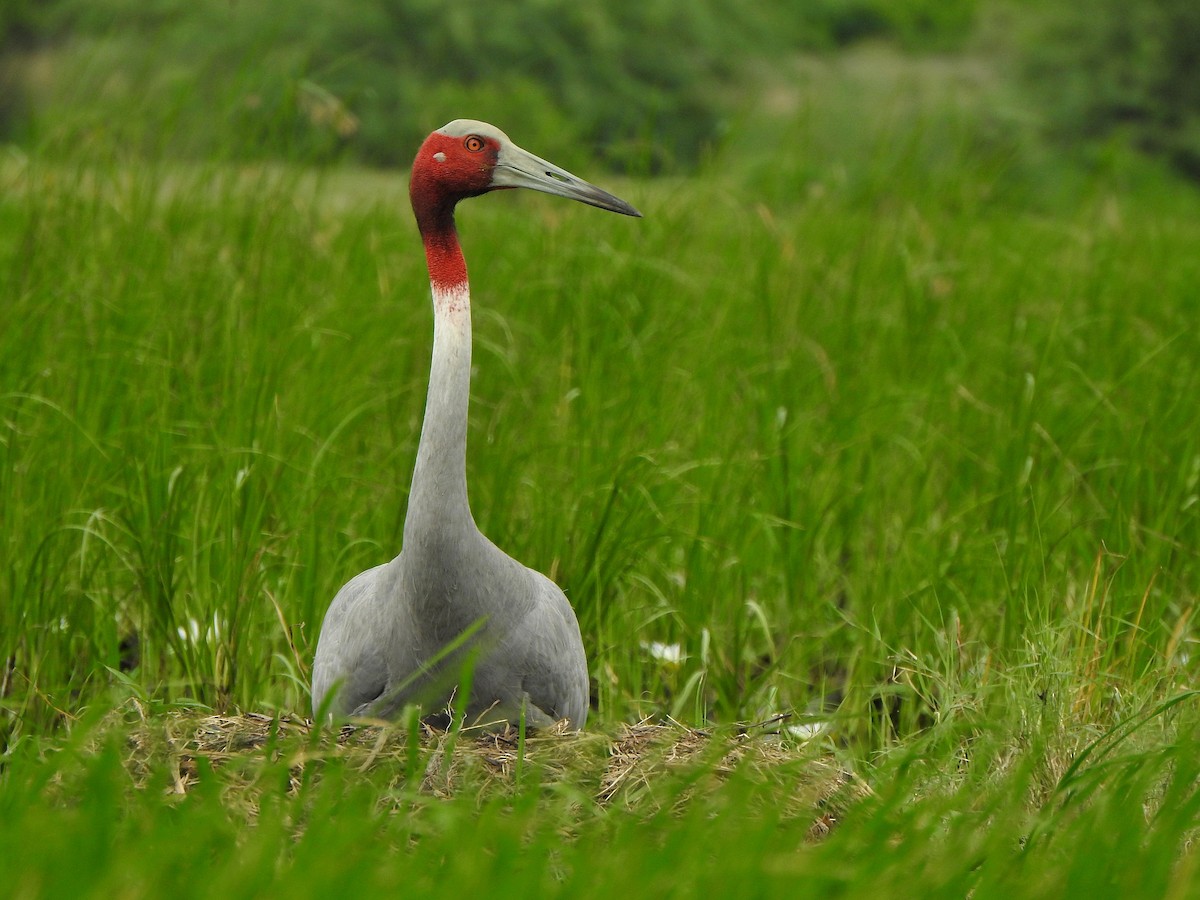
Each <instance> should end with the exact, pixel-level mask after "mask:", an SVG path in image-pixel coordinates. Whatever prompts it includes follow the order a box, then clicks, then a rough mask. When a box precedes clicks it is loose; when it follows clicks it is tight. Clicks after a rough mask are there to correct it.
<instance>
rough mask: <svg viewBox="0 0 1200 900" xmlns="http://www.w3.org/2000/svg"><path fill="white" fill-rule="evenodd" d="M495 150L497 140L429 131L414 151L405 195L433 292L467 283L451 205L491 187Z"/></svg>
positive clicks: (495, 157) (497, 146)
mask: <svg viewBox="0 0 1200 900" xmlns="http://www.w3.org/2000/svg"><path fill="white" fill-rule="evenodd" d="M499 154H500V144H499V142H498V141H496V140H495V139H494V138H491V137H483V136H479V135H473V134H472V135H467V136H465V137H451V136H450V135H447V134H443V133H442V132H440V131H435V132H434V133H433V134H431V135H429V137H427V138H426V139H425V143H423V144H422V145H421V149H420V150H418V151H417V158H416V159H415V160H414V161H413V169H412V179H411V180H410V181H409V185H408V194H409V199H410V200H411V201H412V208H413V214H414V215H415V216H416V218H417V227H418V228H419V229H420V231H421V239H422V240H423V241H424V243H425V260H426V262H427V263H428V264H429V280H430V282H431V283H432V284H433V286H434V288H435V289H437V290H440V291H443V292H446V291H449V290H451V289H454V288H458V287H463V286H465V285H466V283H467V264H466V261H465V260H464V259H463V254H462V248H461V247H460V246H459V243H458V234H457V232H456V231H455V228H454V206H455V204H457V203H458V201H459V200H463V199H465V198H467V197H477V196H479V195H480V194H484V193H487V192H488V191H490V190H493V189H494V188H493V187H492V172H493V171H494V170H495V168H496V159H497V157H498V156H499Z"/></svg>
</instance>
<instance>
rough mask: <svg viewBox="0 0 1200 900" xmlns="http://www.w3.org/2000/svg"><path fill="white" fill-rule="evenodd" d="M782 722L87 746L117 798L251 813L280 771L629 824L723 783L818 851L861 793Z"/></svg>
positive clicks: (142, 733)
mask: <svg viewBox="0 0 1200 900" xmlns="http://www.w3.org/2000/svg"><path fill="white" fill-rule="evenodd" d="M787 718H788V717H787V716H776V717H773V718H771V719H769V720H767V721H765V722H759V723H756V724H753V725H738V726H722V727H720V728H716V729H709V730H699V729H694V728H688V727H686V726H684V725H681V724H679V723H677V722H674V721H670V720H668V721H663V722H650V721H642V722H638V723H636V724H632V725H628V724H626V725H620V726H618V727H617V728H616V729H615V730H610V731H608V732H605V731H588V732H571V731H568V730H567V729H565V728H563V727H560V728H556V729H550V730H547V731H539V732H536V733H531V734H528V735H527V736H526V737H525V739H524V740H521V737H520V735H519V734H518V733H517V731H516V730H515V729H511V728H510V729H508V730H505V731H490V732H473V731H472V730H470V729H464V730H461V731H457V732H453V731H451V732H444V731H440V730H437V729H435V728H432V727H430V726H428V725H426V724H423V723H421V724H418V725H416V726H415V730H414V729H412V728H406V727H403V726H399V725H394V724H388V723H374V722H371V723H365V722H364V723H360V724H354V725H347V726H344V727H342V728H341V729H337V730H335V729H330V728H317V727H316V726H314V724H313V722H312V721H311V720H309V719H302V718H299V717H296V716H292V715H275V716H270V715H262V714H259V713H244V714H241V715H213V714H211V713H206V712H193V711H186V710H173V711H169V712H166V713H155V714H151V713H150V712H148V711H147V709H146V708H145V707H144V706H143V705H141V704H140V703H137V702H132V703H130V704H128V705H126V706H125V707H123V708H122V709H120V710H117V711H115V712H114V713H112V714H110V715H109V717H108V719H107V720H106V721H105V723H104V726H103V727H102V728H100V729H98V731H97V734H96V737H95V740H96V741H97V742H99V741H102V740H104V739H105V738H106V737H107V738H108V739H113V738H114V736H115V737H116V739H117V741H118V743H119V745H120V746H121V747H122V748H123V749H122V756H123V760H124V765H125V769H126V770H127V772H128V773H129V775H130V781H131V787H133V788H135V789H140V790H155V789H157V790H162V791H164V792H166V793H168V794H173V795H178V796H180V797H183V796H186V795H187V794H188V793H189V792H191V791H192V790H193V789H194V788H195V787H196V786H197V785H198V784H200V783H201V782H202V781H203V780H204V779H207V778H216V779H218V780H219V781H220V783H221V784H222V791H223V793H224V795H225V796H226V797H227V798H228V799H229V800H230V802H231V803H234V804H236V805H240V806H243V807H244V808H245V811H246V812H247V814H248V815H250V816H251V817H253V816H254V815H255V813H256V808H257V802H258V797H259V795H260V794H261V791H262V790H263V787H262V785H263V783H264V782H265V781H269V782H270V783H272V784H278V781H276V780H275V779H266V778H264V777H263V775H264V773H265V772H266V771H268V769H269V768H272V767H273V768H274V769H275V770H281V769H282V768H283V767H286V768H287V770H288V773H289V774H288V782H289V783H288V791H289V792H299V791H300V790H302V785H303V784H304V783H305V782H306V780H308V781H311V779H312V778H314V777H320V775H321V772H322V771H324V767H326V766H329V765H340V766H342V767H344V768H345V769H346V770H348V771H349V772H350V773H352V774H353V776H354V777H361V778H362V779H370V780H371V782H372V783H373V784H377V785H378V786H379V793H380V797H381V802H383V803H386V802H389V799H388V798H391V801H392V802H396V803H397V805H400V801H399V800H398V799H397V798H399V797H401V796H403V797H404V798H405V799H404V801H403V804H404V805H406V806H411V805H412V803H413V802H414V798H418V797H419V798H421V802H434V801H437V800H439V799H446V798H450V797H453V796H455V795H457V794H459V793H461V792H463V791H469V792H471V793H472V794H473V795H474V796H476V797H480V798H487V797H489V796H495V795H498V794H499V795H503V793H504V792H505V791H513V790H516V789H518V788H519V787H520V786H521V785H522V783H524V784H526V785H527V784H528V781H529V779H531V778H533V779H536V780H537V782H538V783H540V784H542V785H547V786H549V785H553V786H556V787H560V788H565V789H567V791H568V792H573V796H575V797H577V798H578V801H579V803H580V804H581V805H582V804H586V803H588V802H590V803H592V804H595V805H598V806H600V807H603V808H613V807H619V808H624V809H626V810H628V811H630V812H632V813H634V814H638V815H647V816H649V815H654V814H657V813H659V812H661V811H663V810H671V809H682V808H684V807H686V806H687V805H688V804H689V803H690V802H692V801H693V800H695V799H697V798H698V797H702V796H712V795H714V794H715V792H717V791H718V790H719V789H720V787H721V786H722V785H723V784H725V783H726V782H727V781H728V780H729V779H730V778H731V777H733V776H734V774H735V773H738V775H739V777H745V778H746V779H748V781H749V783H750V784H751V785H752V786H753V787H754V788H755V789H762V790H763V792H764V796H769V798H770V802H771V803H772V805H773V806H774V807H775V809H776V810H777V811H778V812H779V813H780V814H781V815H783V816H786V817H788V818H793V817H800V818H807V819H808V820H810V821H811V823H812V824H811V826H810V835H811V836H812V837H814V838H819V837H821V836H823V835H824V834H826V833H828V831H829V830H830V829H831V828H832V827H833V826H834V825H836V823H837V822H838V821H839V820H840V819H841V817H842V815H843V813H844V812H845V811H846V810H848V809H849V808H850V807H851V806H852V805H853V804H854V803H855V802H856V801H858V800H860V799H862V798H863V797H865V796H867V795H868V794H869V793H870V788H869V787H868V786H867V785H866V784H865V783H864V782H863V781H862V780H861V779H859V778H857V777H856V776H855V775H854V774H853V773H852V772H850V771H848V770H847V769H845V768H844V767H843V766H841V765H840V764H839V763H838V762H836V761H835V760H834V759H833V758H832V757H831V756H830V755H829V754H828V753H827V752H822V751H820V750H818V749H816V748H814V747H812V746H809V745H805V744H801V743H797V742H795V741H792V740H789V739H788V738H787V735H786V731H784V729H783V726H784V724H785V722H786V720H787Z"/></svg>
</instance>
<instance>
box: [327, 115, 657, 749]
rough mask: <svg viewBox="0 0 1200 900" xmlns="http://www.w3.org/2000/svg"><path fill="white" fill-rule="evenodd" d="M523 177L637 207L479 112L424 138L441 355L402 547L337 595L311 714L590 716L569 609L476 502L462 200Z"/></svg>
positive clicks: (427, 235) (418, 183)
mask: <svg viewBox="0 0 1200 900" xmlns="http://www.w3.org/2000/svg"><path fill="white" fill-rule="evenodd" d="M521 187H523V188H532V189H533V190H535V191H543V192H545V193H547V194H555V195H557V196H559V197H567V198H570V199H572V200H579V201H581V202H583V203H587V204H590V205H592V206H597V207H599V208H600V209H606V210H611V211H612V212H617V213H621V214H623V215H627V216H640V215H641V213H639V212H638V211H637V210H636V209H634V208H633V207H632V206H630V205H629V204H628V203H626V202H625V201H624V200H620V199H618V198H617V197H614V196H613V195H612V194H610V193H608V192H607V191H603V190H601V189H600V188H598V187H596V186H595V185H592V184H589V183H588V182H586V181H583V180H582V179H580V178H577V177H576V176H574V175H572V174H571V173H570V172H567V171H566V170H565V169H562V168H559V167H558V166H556V165H554V164H553V163H549V162H547V161H546V160H544V159H540V158H538V157H537V156H534V155H533V154H532V153H529V152H527V151H525V150H522V149H521V148H520V147H518V146H517V145H516V144H514V143H513V142H512V141H511V140H509V139H508V137H507V136H506V135H505V134H504V133H503V132H502V131H500V130H499V129H498V128H495V127H494V126H492V125H488V124H486V123H484V122H477V121H473V120H469V119H458V120H455V121H453V122H451V123H450V124H448V125H446V126H445V127H443V128H439V129H438V130H437V131H435V132H433V133H432V134H431V135H429V137H428V138H426V139H425V142H424V143H423V144H422V145H421V148H420V150H419V151H418V152H417V157H416V160H415V161H414V163H413V169H412V180H411V181H410V183H409V196H410V198H411V200H412V208H413V213H414V214H415V216H416V219H417V226H418V228H419V230H420V233H421V239H422V241H423V242H424V245H425V260H426V263H427V264H428V267H429V283H430V288H431V290H432V294H433V312H434V319H433V359H432V362H431V364H430V372H429V392H428V395H427V397H426V401H425V419H424V422H423V423H422V426H421V440H420V443H419V445H418V447H417V459H416V464H415V466H414V469H413V477H412V488H411V490H410V491H409V495H408V510H407V514H406V516H405V520H404V540H403V547H402V550H401V552H400V555H399V556H397V557H396V558H395V559H393V560H392V561H391V562H387V563H384V564H383V565H379V566H376V567H375V568H373V569H368V570H367V571H365V572H362V573H360V574H359V575H356V576H355V577H354V578H352V579H351V580H350V581H349V582H347V583H346V584H345V585H344V586H343V587H342V589H341V590H340V591H338V593H337V596H335V597H334V598H333V603H332V604H331V605H330V607H329V611H328V612H327V613H326V614H325V620H324V622H323V624H322V626H321V635H320V638H319V639H318V641H317V653H316V658H315V660H314V662H313V682H312V703H313V714H314V716H316V715H319V714H321V713H322V712H324V713H326V714H328V715H329V717H330V718H341V717H345V716H370V717H378V718H388V717H394V716H395V715H397V714H398V713H399V712H400V710H401V709H403V708H404V707H406V706H407V705H409V704H414V703H415V704H419V705H420V706H421V707H422V712H423V713H425V714H426V715H428V716H432V717H439V716H441V715H442V714H443V713H442V711H443V710H445V709H448V708H450V706H451V705H452V704H457V706H456V708H459V709H465V713H466V719H467V720H468V724H475V723H478V724H493V725H494V724H500V723H505V722H508V723H512V724H516V723H518V722H519V721H521V720H522V719H523V720H524V722H525V723H526V725H528V726H529V727H532V728H543V727H547V726H549V725H551V724H554V723H555V722H558V721H560V720H563V719H566V720H568V721H569V723H570V725H571V726H572V727H574V728H582V727H583V726H584V724H585V723H586V721H587V715H588V670H587V658H586V657H585V655H584V651H583V641H582V639H581V637H580V633H579V622H578V620H577V619H576V617H575V612H574V610H573V609H572V608H571V604H570V603H569V602H568V601H567V598H566V595H564V594H563V592H562V590H560V589H559V587H558V586H557V585H556V584H554V582H553V581H551V580H550V579H549V578H547V577H546V576H545V575H543V574H541V573H540V572H535V571H534V570H533V569H530V568H528V567H526V566H524V565H522V564H521V563H519V562H517V561H516V560H515V559H513V558H512V557H510V556H509V555H508V554H506V553H505V552H504V551H502V550H500V549H499V548H498V547H497V546H496V545H495V544H493V543H492V542H491V541H490V540H488V539H487V538H486V537H485V536H484V535H483V534H482V533H481V532H480V531H479V529H478V527H476V525H475V520H474V518H473V517H472V515H471V508H470V505H469V504H468V502H467V475H466V449H467V405H468V399H469V393H470V380H471V297H470V292H469V289H468V285H467V267H466V261H465V260H464V258H463V252H462V248H461V246H460V245H459V241H458V234H457V231H456V229H455V225H454V209H455V206H456V204H457V203H458V202H459V201H460V200H464V199H466V198H468V197H475V196H478V195H480V194H485V193H487V192H489V191H494V190H503V189H507V188H521ZM463 673H469V689H467V686H466V684H465V681H466V679H462V678H461V677H460V676H461V675H462V674H463ZM331 692H333V693H332V695H331ZM464 692H466V694H469V696H468V695H464ZM464 702H465V705H464Z"/></svg>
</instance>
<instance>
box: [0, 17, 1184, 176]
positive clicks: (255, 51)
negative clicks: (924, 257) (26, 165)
mask: <svg viewBox="0 0 1200 900" xmlns="http://www.w3.org/2000/svg"><path fill="white" fill-rule="evenodd" d="M864 42H887V43H889V44H891V45H893V46H895V47H897V48H899V49H900V50H901V51H903V52H904V53H907V54H910V55H924V56H943V57H945V56H951V55H958V56H962V55H964V54H966V55H970V56H971V57H972V58H973V59H974V60H976V61H977V62H979V63H980V64H982V65H985V66H986V68H987V72H988V77H990V78H995V79H997V80H998V81H1000V82H1001V83H1003V84H1004V85H1005V86H1006V87H1007V88H1011V89H1012V92H1011V94H1009V95H1008V96H1007V100H1006V102H1005V103H1000V104H998V105H997V108H995V109H993V110H992V111H991V114H992V115H993V116H994V121H995V125H996V127H997V129H998V130H1006V129H1013V128H1018V127H1019V128H1022V129H1024V130H1025V131H1029V132H1032V133H1033V134H1035V135H1036V137H1037V138H1039V139H1045V140H1047V141H1049V142H1050V146H1051V148H1052V149H1053V150H1059V149H1062V148H1064V147H1072V148H1078V147H1079V146H1080V145H1081V144H1084V145H1086V144H1089V143H1092V144H1094V143H1095V142H1097V141H1101V142H1103V141H1107V140H1109V139H1111V138H1114V137H1116V138H1118V139H1119V140H1120V141H1121V142H1122V144H1124V145H1126V146H1131V147H1134V148H1136V149H1137V150H1138V151H1144V152H1146V153H1149V154H1152V155H1156V156H1159V157H1161V158H1163V159H1165V160H1167V161H1168V163H1169V164H1170V165H1171V166H1173V167H1175V168H1177V169H1178V170H1180V171H1182V172H1184V173H1186V174H1189V175H1191V176H1193V177H1194V176H1197V175H1200V77H1197V75H1196V73H1197V70H1198V69H1200V4H1197V3H1195V2H1191V0H1136V2H1132V3H1127V2H1121V0H1095V2H1092V3H1087V4H1080V3H1074V2H1063V0H1051V2H1049V3H1044V2H1038V3H1032V2H1021V0H991V2H989V0H905V2H892V0H812V2H794V3H775V4H770V3H765V4H764V3H754V4H751V3H741V2H737V0H695V2H689V3H681V2H678V0H636V2H629V0H615V2H608V3H604V4H579V3H575V2H572V0H510V2H506V3H502V4H494V3H453V4H446V3H441V2H435V0H352V2H334V0H293V2H289V3H283V4H277V3H276V4H267V3H251V2H236V0H217V2H211V3H191V2H186V0H152V2H145V0H6V3H5V4H3V5H0V60H2V61H0V141H7V142H14V143H16V144H18V145H21V146H36V147H38V148H39V149H41V150H42V151H44V152H53V151H54V150H55V149H56V148H57V149H59V150H61V151H69V152H71V153H77V152H78V150H79V149H80V148H81V147H84V148H88V147H91V148H95V149H97V150H98V151H101V152H113V151H115V152H120V153H134V154H144V153H152V154H159V153H168V154H171V155H177V156H181V157H196V158H201V157H202V158H205V159H210V160H211V159H213V158H214V157H218V158H232V159H259V158H273V159H289V160H299V161H305V162H316V161H331V160H353V161H356V162H359V163H364V164H367V165H371V166H394V165H397V166H403V165H406V164H407V162H408V161H409V159H410V158H411V154H412V151H413V148H414V146H415V145H416V143H417V142H418V141H419V139H420V138H421V137H422V136H423V135H424V134H425V133H427V132H428V131H429V130H430V129H432V128H434V127H437V126H438V125H440V124H442V123H443V122H444V121H445V120H446V119H448V118H451V117H455V116H459V115H465V116H472V117H478V118H484V119H488V120H491V121H498V122H503V123H504V127H505V128H506V129H507V130H509V131H510V133H512V134H519V135H521V136H522V139H523V140H524V141H527V142H528V143H529V144H530V145H533V146H538V147H541V148H544V150H545V152H546V153H547V154H551V153H552V154H553V155H554V158H556V159H561V160H563V162H564V164H567V165H578V164H579V163H580V161H581V160H582V159H585V158H593V157H596V156H600V157H602V158H603V159H605V160H606V161H607V162H608V163H609V164H610V165H611V166H613V167H616V168H621V169H624V170H628V171H632V172H635V173H644V172H652V173H657V172H678V171H686V170H689V169H693V168H694V167H695V166H697V165H698V164H699V163H701V162H702V161H703V160H704V159H705V158H707V157H710V156H711V155H712V154H713V153H714V152H719V151H720V149H721V148H722V146H723V145H724V144H725V143H726V142H727V141H728V140H729V138H730V135H731V134H735V133H736V132H737V128H738V125H739V122H740V121H741V120H742V118H743V116H744V113H745V111H746V109H747V106H748V105H753V104H754V101H755V100H756V99H759V98H761V97H762V96H763V95H764V94H766V93H769V91H770V90H771V89H772V87H773V86H778V85H780V84H786V83H788V82H789V81H790V80H792V79H793V78H794V74H795V70H794V66H795V62H796V60H797V59H798V58H802V57H810V58H811V57H813V56H817V57H824V58H828V57H829V56H831V55H833V54H836V53H837V51H839V50H840V49H844V48H847V47H851V46H854V45H859V44H862V43H864ZM1027 136H1028V135H1026V137H1027Z"/></svg>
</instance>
